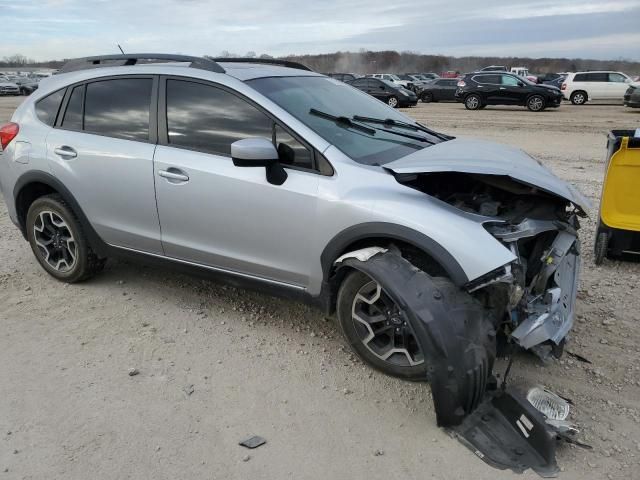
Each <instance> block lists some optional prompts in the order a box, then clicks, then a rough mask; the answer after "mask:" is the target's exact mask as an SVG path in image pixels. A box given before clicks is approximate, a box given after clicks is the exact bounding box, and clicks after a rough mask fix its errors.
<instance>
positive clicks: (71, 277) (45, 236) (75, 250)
mask: <svg viewBox="0 0 640 480" xmlns="http://www.w3.org/2000/svg"><path fill="white" fill-rule="evenodd" d="M25 226H26V231H27V240H28V241H29V244H30V245H31V250H32V251H33V254H34V255H35V257H36V259H37V260H38V262H39V263H40V265H41V266H42V268H44V269H45V270H46V272H47V273H48V274H49V275H51V276H52V277H54V278H55V279H57V280H60V281H61V282H66V283H76V282H81V281H83V280H87V279H88V278H90V277H92V276H93V275H95V274H96V273H98V272H100V271H101V270H102V269H103V268H104V265H105V263H106V259H103V258H98V256H97V255H96V254H95V253H93V251H92V250H91V247H90V246H89V242H88V241H87V238H86V236H85V234H84V232H83V231H82V227H81V225H80V221H79V220H78V218H77V216H76V215H75V213H74V212H73V210H72V209H71V208H70V207H69V206H68V205H67V203H66V202H65V201H64V200H63V199H62V197H60V195H57V194H52V195H45V196H43V197H40V198H38V199H36V200H35V201H34V202H33V203H32V204H31V206H30V207H29V211H28V212H27V220H26V225H25Z"/></svg>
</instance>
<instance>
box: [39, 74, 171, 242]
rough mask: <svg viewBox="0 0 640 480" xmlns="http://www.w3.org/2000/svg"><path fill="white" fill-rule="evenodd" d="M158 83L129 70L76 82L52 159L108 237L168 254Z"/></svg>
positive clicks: (51, 141) (52, 138)
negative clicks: (159, 200)
mask: <svg viewBox="0 0 640 480" xmlns="http://www.w3.org/2000/svg"><path fill="white" fill-rule="evenodd" d="M154 82H156V84H157V80H156V79H155V78H153V77H149V76H147V77H134V76H127V77H122V76H121V77H111V78H109V79H98V80H97V81H91V82H87V83H85V84H80V85H76V86H73V87H70V88H69V91H68V92H67V94H66V97H65V100H64V101H63V106H62V108H63V110H62V112H64V113H62V114H61V115H60V116H59V117H60V118H59V119H58V123H57V124H56V127H55V128H54V129H52V130H51V132H50V133H49V135H48V136H47V158H48V161H49V168H50V169H51V171H52V173H53V174H54V175H55V176H56V177H57V178H58V179H59V180H60V181H61V182H62V183H63V184H64V185H65V186H66V187H67V188H68V189H69V190H70V191H71V193H72V194H73V196H74V197H75V199H76V200H77V201H78V203H79V204H80V207H81V208H82V210H83V212H84V214H85V215H86V216H87V218H88V219H89V221H90V223H91V224H92V226H93V228H94V229H95V230H96V232H97V233H98V235H100V237H101V238H102V239H103V240H104V241H105V242H106V243H108V244H111V245H115V246H119V247H127V248H132V249H135V250H142V251H145V252H151V253H156V254H161V253H162V247H161V244H160V225H159V223H158V213H157V209H156V200H155V192H154V185H153V153H154V150H155V147H156V145H155V139H156V131H155V123H154V119H155V115H152V114H151V112H154V111H155V108H156V107H155V105H156V100H155V97H156V94H155V91H156V88H155V87H154ZM150 126H151V128H150Z"/></svg>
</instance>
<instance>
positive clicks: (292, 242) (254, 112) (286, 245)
mask: <svg viewBox="0 0 640 480" xmlns="http://www.w3.org/2000/svg"><path fill="white" fill-rule="evenodd" d="M160 99H161V101H160V112H162V113H161V115H160V145H158V148H157V150H156V155H155V161H154V174H155V180H156V198H157V203H158V212H159V215H160V224H161V226H162V244H163V247H164V251H165V254H166V255H167V256H168V257H172V258H176V259H180V260H184V261H189V262H194V263H197V264H201V265H207V266H211V267H214V268H219V269H222V270H225V271H231V272H235V273H238V274H241V275H249V276H252V277H259V278H263V279H270V280H274V281H277V282H282V283H286V284H289V285H296V286H306V284H307V281H308V266H309V258H310V245H311V243H310V240H311V239H310V237H309V232H310V231H311V230H310V228H309V226H310V225H313V224H314V221H315V220H314V219H315V214H316V200H317V190H318V185H319V177H320V176H319V174H318V173H317V172H316V171H315V170H314V165H315V163H314V162H315V160H314V152H313V150H312V149H311V148H310V147H309V146H307V145H305V144H303V143H302V142H301V141H300V140H299V139H297V138H295V137H294V135H293V134H292V133H291V132H290V131H289V130H287V128H286V127H284V126H282V125H280V124H278V123H277V122H274V121H273V119H272V118H271V117H269V116H268V115H267V114H266V113H265V112H264V111H262V110H261V109H260V108H258V107H257V106H256V105H254V104H253V103H251V102H250V101H248V100H247V99H245V98H244V97H241V96H239V95H238V94H236V93H235V92H233V91H230V90H228V89H226V88H224V87H222V86H219V85H215V84H212V83H209V82H201V81H196V80H192V79H189V80H187V79H180V78H167V79H166V83H165V80H164V79H163V81H162V82H161V88H160ZM250 137H264V138H268V139H270V140H272V141H273V142H274V143H275V145H276V146H277V147H278V151H279V152H281V163H283V164H285V166H286V169H287V173H288V178H287V180H286V181H285V182H284V183H283V184H282V185H273V184H271V183H269V182H268V181H267V179H266V175H265V169H264V168H255V167H254V168H241V167H236V166H235V165H234V164H233V161H232V159H231V155H230V152H231V143H233V142H234V141H236V140H240V139H242V138H250ZM281 144H284V145H286V147H283V146H281ZM282 152H286V155H284V154H283V153H282Z"/></svg>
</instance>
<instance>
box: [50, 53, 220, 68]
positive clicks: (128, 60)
mask: <svg viewBox="0 0 640 480" xmlns="http://www.w3.org/2000/svg"><path fill="white" fill-rule="evenodd" d="M140 60H149V61H153V60H161V61H166V62H189V67H191V68H199V69H201V70H208V71H210V72H216V73H224V68H222V67H221V66H220V65H218V64H217V63H216V62H215V61H213V60H211V59H209V58H204V57H192V56H189V55H172V54H167V53H128V54H124V55H121V54H117V55H98V56H96V57H83V58H74V59H72V60H69V61H68V62H67V63H65V64H64V65H63V66H62V68H61V69H60V71H59V72H58V73H67V72H75V71H76V70H87V69H90V68H100V67H114V66H125V65H136V64H137V63H138V62H139V61H140ZM114 62H116V63H118V62H123V63H121V64H120V65H114V64H113V63H114Z"/></svg>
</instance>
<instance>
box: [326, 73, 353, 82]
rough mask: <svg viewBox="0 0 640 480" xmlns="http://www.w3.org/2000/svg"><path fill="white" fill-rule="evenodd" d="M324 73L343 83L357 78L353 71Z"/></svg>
mask: <svg viewBox="0 0 640 480" xmlns="http://www.w3.org/2000/svg"><path fill="white" fill-rule="evenodd" d="M324 75H326V76H327V77H331V78H335V79H336V80H340V81H341V82H345V83H347V82H351V81H352V80H355V79H356V78H358V77H357V76H356V75H354V74H353V73H325V74H324Z"/></svg>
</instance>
